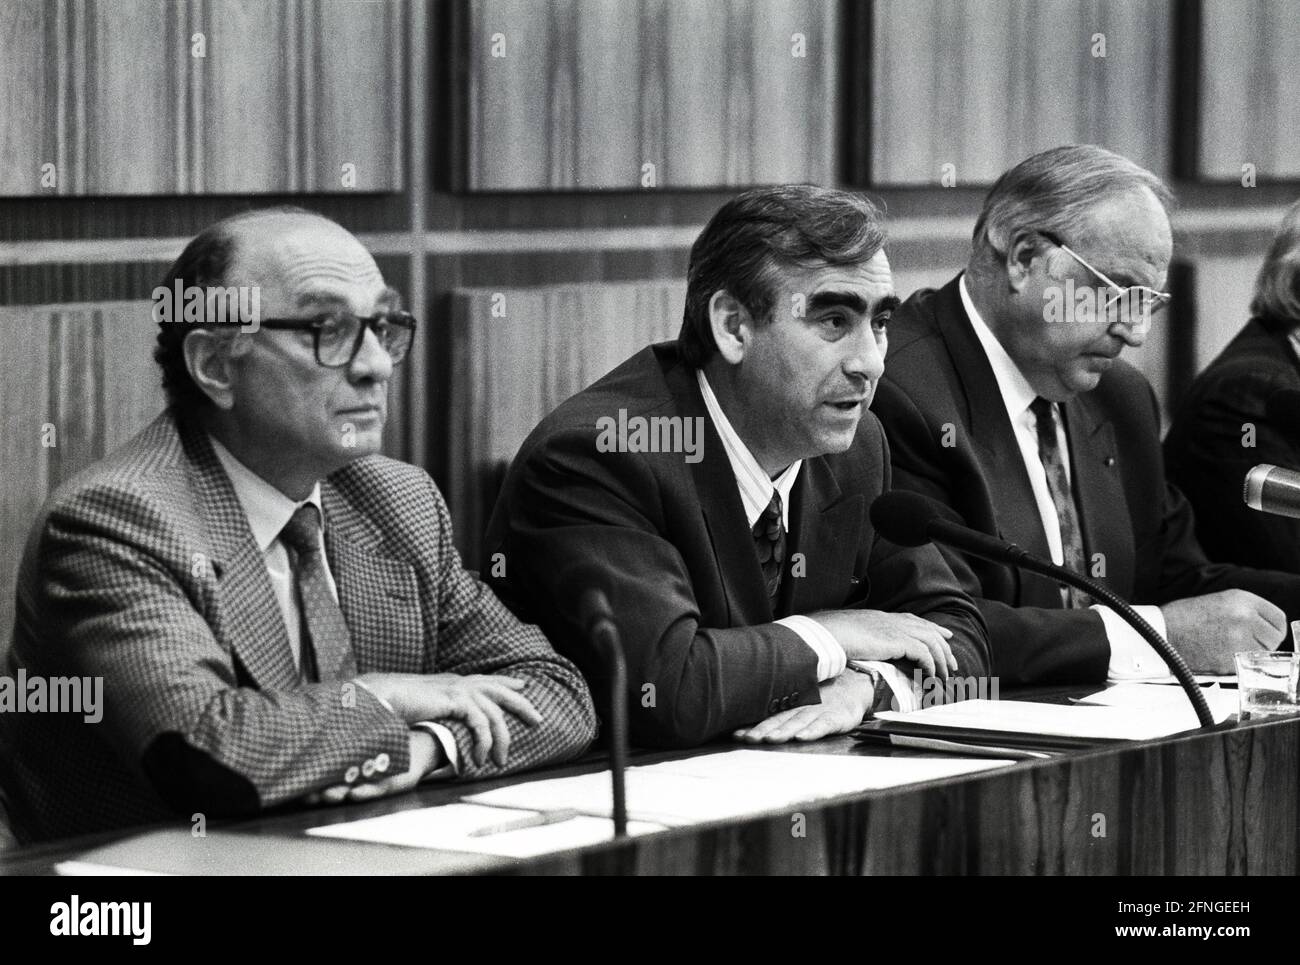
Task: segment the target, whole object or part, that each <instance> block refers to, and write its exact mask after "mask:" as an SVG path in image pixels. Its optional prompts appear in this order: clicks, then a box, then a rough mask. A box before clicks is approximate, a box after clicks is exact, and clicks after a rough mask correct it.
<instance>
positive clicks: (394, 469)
mask: <svg viewBox="0 0 1300 965" xmlns="http://www.w3.org/2000/svg"><path fill="white" fill-rule="evenodd" d="M321 499H322V503H323V506H324V512H325V541H326V553H327V555H328V558H329V564H330V569H331V572H332V573H333V575H334V578H335V581H336V583H337V585H338V591H339V604H340V607H341V609H342V611H343V614H344V616H345V618H346V620H347V623H348V626H349V628H350V631H351V636H352V647H353V651H354V653H355V656H356V662H357V669H358V673H366V672H369V671H385V672H405V673H435V672H437V673H443V672H450V673H460V674H472V673H498V672H508V673H509V674H511V675H513V676H516V677H519V678H522V679H523V680H525V681H526V687H525V689H524V694H525V696H526V697H527V698H528V699H529V700H530V701H531V702H532V703H533V706H535V707H536V708H537V710H538V712H539V713H540V714H541V715H542V717H543V718H544V723H543V724H542V725H540V726H538V727H535V728H529V727H527V726H525V725H523V724H521V723H519V722H518V721H517V720H515V719H514V718H513V717H512V716H510V715H508V716H510V731H511V738H512V743H511V749H510V760H509V762H508V765H507V768H506V769H507V770H512V771H513V770H518V769H521V768H526V767H532V766H536V765H539V764H542V763H545V762H548V761H556V760H562V759H565V758H570V757H574V756H576V755H578V754H580V753H582V751H583V750H585V749H586V747H587V746H588V745H589V743H590V741H591V739H592V737H593V736H594V732H595V716H594V713H593V711H592V707H591V700H590V696H589V695H588V692H587V688H586V685H585V684H584V682H583V680H582V678H581V677H580V676H579V674H578V673H577V671H576V670H575V669H574V667H573V666H572V665H571V664H570V663H569V662H568V661H567V660H565V659H564V658H562V657H560V656H558V655H557V654H556V653H555V652H554V651H553V650H552V648H551V646H550V645H549V643H548V642H547V640H546V638H545V637H544V636H543V635H542V633H541V631H539V630H538V629H537V628H536V627H533V626H529V625H527V624H523V623H520V622H519V621H518V620H516V619H515V618H514V617H513V616H512V615H511V614H510V612H509V611H508V610H506V609H505V607H504V606H502V605H501V603H500V602H499V601H498V600H497V599H496V597H495V596H494V595H493V594H492V592H491V591H490V590H489V589H488V588H487V587H486V586H484V585H483V584H482V583H480V582H479V581H478V580H477V579H475V578H474V577H473V576H472V575H471V574H469V573H467V572H466V571H465V570H464V569H463V568H462V566H461V562H460V558H459V556H458V554H457V553H456V550H455V548H454V547H453V545H452V537H451V524H450V520H449V518H448V515H447V509H446V506H445V505H444V503H443V500H442V496H441V495H440V494H439V492H438V490H437V488H436V487H435V486H434V484H433V481H432V480H431V479H430V478H429V477H428V475H427V474H425V473H424V472H422V471H421V470H419V469H416V468H415V467H413V466H409V465H406V464H404V463H400V462H396V461H394V460H391V459H386V458H383V457H379V456H371V457H367V458H363V459H359V460H357V461H355V462H353V463H351V464H350V465H348V466H347V467H345V468H344V469H341V470H339V471H338V472H336V473H333V474H332V475H331V476H329V477H328V478H327V479H326V480H324V481H323V482H322V484H321ZM8 662H9V666H8V667H7V668H6V673H8V674H9V675H10V676H16V675H17V671H18V670H19V668H25V670H26V674H27V676H28V678H30V677H32V676H33V675H45V676H46V677H55V676H81V677H88V676H89V677H94V676H101V677H102V678H103V695H104V696H103V708H102V711H103V718H102V720H101V721H100V722H98V723H87V722H85V720H84V719H83V715H81V714H67V713H63V714H56V713H3V714H0V768H3V772H0V777H3V779H4V784H5V786H6V787H7V788H8V789H9V792H10V794H11V797H12V802H11V803H12V810H13V811H14V823H15V826H16V829H17V831H18V833H19V835H20V837H21V838H24V839H27V840H39V839H47V838H53V837H61V836H66V835H71V834H78V833H83V832H90V831H95V830H100V829H107V828H118V827H124V826H127V825H133V824H139V823H143V822H147V821H154V820H160V819H165V818H168V817H175V816H176V815H178V814H179V815H181V816H183V817H184V818H185V819H187V820H188V819H189V818H190V816H191V815H192V814H193V813H195V812H202V813H203V814H205V815H207V816H208V817H213V816H221V815H237V814H249V813H253V812H256V811H258V810H260V809H262V808H267V807H271V806H274V805H278V804H282V803H284V802H288V801H292V800H293V799H295V798H298V797H301V796H302V795H304V794H307V793H309V792H311V791H314V790H318V789H320V788H323V787H327V786H330V785H336V784H340V783H345V782H347V783H350V782H352V781H356V780H363V781H364V780H368V779H374V780H378V779H380V778H382V777H384V776H386V775H391V774H395V773H400V772H401V771H403V770H405V769H406V768H407V766H408V764H409V741H408V733H409V732H408V728H407V726H406V725H405V724H404V723H403V722H402V720H401V719H400V718H398V717H397V716H396V715H394V714H393V713H392V712H390V711H389V710H387V709H386V708H385V707H384V706H383V705H382V704H381V703H380V702H379V700H378V699H377V698H375V697H374V696H373V695H372V694H371V693H370V692H369V691H368V690H366V689H365V688H364V687H360V686H356V685H355V684H351V683H350V682H338V681H335V682H332V683H318V684H300V683H299V682H298V674H297V670H296V668H295V664H294V659H293V656H292V653H291V651H290V648H289V641H288V636H287V634H286V632H285V629H284V624H283V619H282V617H281V615H280V611H279V609H278V607H277V604H276V602H275V598H274V595H273V591H272V588H271V583H270V579H269V577H268V575H267V572H266V566H265V563H264V561H263V557H262V554H261V552H260V551H259V550H258V548H257V545H256V543H255V542H254V539H253V536H252V533H251V531H250V530H249V528H248V523H247V521H246V518H245V516H244V513H243V510H242V508H241V507H240V505H239V503H238V501H237V499H236V496H235V492H234V489H233V487H232V486H231V484H230V481H229V479H228V478H227V476H226V475H225V472H224V470H223V469H222V468H221V465H220V463H219V462H218V461H217V458H216V455H215V453H214V452H213V449H212V446H211V443H210V442H209V440H208V437H207V435H206V434H205V433H203V432H202V431H200V430H197V429H193V428H189V427H187V426H185V425H178V424H177V422H176V421H175V420H174V419H173V418H172V417H171V416H170V415H168V414H164V415H162V416H160V417H159V418H158V419H156V420H155V421H154V422H153V423H152V424H151V425H150V426H149V427H148V428H146V429H145V430H144V431H143V432H141V433H140V434H139V435H137V436H136V437H135V438H134V439H132V440H131V441H130V442H128V443H127V444H126V445H125V446H124V447H123V448H122V449H121V450H119V451H118V452H116V453H114V454H113V455H112V456H110V457H109V458H107V459H106V460H104V461H103V462H101V463H98V464H97V465H95V466H92V467H91V468H90V469H88V470H87V471H86V472H85V473H82V474H81V475H80V476H78V477H77V478H75V479H73V480H71V481H70V482H69V483H67V484H66V485H64V486H63V487H61V488H60V489H59V490H58V491H57V492H56V493H55V494H54V495H53V496H52V497H51V498H50V500H49V501H48V502H47V504H46V506H45V508H44V509H43V510H42V513H41V516H40V518H39V519H38V520H37V523H36V525H35V527H34V528H33V531H32V534H31V536H30V538H29V540H28V544H27V550H26V553H25V554H24V558H23V562H22V567H21V570H20V573H19V579H18V598H17V616H16V619H15V626H14V639H13V647H12V650H11V653H10V656H9V661H8ZM442 723H444V724H445V725H446V726H447V727H448V728H449V729H450V730H451V732H452V733H453V735H454V736H455V739H456V742H457V745H458V746H459V749H460V761H461V769H462V775H463V776H466V777H470V778H475V777H486V776H491V775H492V774H495V773H498V769H497V767H496V765H495V764H492V763H491V762H489V763H488V764H487V765H486V766H484V767H477V766H475V764H474V762H473V757H472V754H471V752H470V748H471V738H470V735H469V732H468V730H467V729H466V728H465V727H464V726H463V725H462V724H461V723H459V722H458V721H451V720H448V721H443V722H442ZM381 755H387V761H388V763H389V766H388V767H387V769H386V771H385V772H384V773H379V772H376V771H375V768H374V764H375V762H376V761H378V760H381Z"/></svg>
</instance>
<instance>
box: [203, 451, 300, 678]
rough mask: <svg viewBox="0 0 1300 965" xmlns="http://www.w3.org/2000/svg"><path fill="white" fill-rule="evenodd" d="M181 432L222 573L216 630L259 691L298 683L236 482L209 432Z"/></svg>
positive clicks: (215, 567)
mask: <svg viewBox="0 0 1300 965" xmlns="http://www.w3.org/2000/svg"><path fill="white" fill-rule="evenodd" d="M180 433H181V441H182V444H183V445H184V447H185V453H186V456H187V457H188V459H189V462H190V466H191V470H190V477H191V479H192V480H193V484H194V490H195V493H196V495H197V497H198V501H199V505H200V511H201V515H202V517H203V519H205V520H206V521H207V525H208V533H209V536H210V538H211V540H212V567H213V571H214V573H215V575H216V577H217V606H216V612H215V618H214V620H213V621H212V624H213V626H212V629H213V633H214V634H215V635H216V636H217V638H218V639H219V640H222V641H224V642H226V643H228V645H229V646H230V647H231V649H232V650H233V651H234V653H235V655H236V656H237V657H238V658H239V661H240V663H241V664H242V665H243V666H244V668H245V669H246V670H247V671H248V673H249V675H250V676H251V677H252V678H253V682H254V683H256V685H257V686H258V687H259V688H260V689H262V690H283V689H287V688H290V687H294V686H297V684H298V668H297V665H296V664H295V662H294V659H293V652H292V651H291V650H290V649H289V635H288V633H287V632H286V631H285V628H284V617H283V616H282V615H281V613H280V606H279V604H278V603H276V600H275V593H274V591H273V590H272V589H271V578H270V576H269V575H268V574H267V572H266V561H265V560H264V559H263V557H262V553H261V551H259V550H258V548H257V542H256V541H255V540H254V539H253V533H252V531H251V530H250V529H249V528H248V517H247V516H246V515H245V514H244V510H243V507H242V506H240V504H239V499H238V497H237V496H236V495H235V489H234V486H232V485H231V483H230V480H229V478H228V477H227V476H226V473H225V470H224V469H222V468H221V463H220V462H219V461H218V460H217V454H216V453H215V452H214V451H213V449H212V444H211V443H210V442H209V441H208V437H207V434H206V433H205V432H203V431H202V430H201V429H198V428H196V427H192V426H184V427H180Z"/></svg>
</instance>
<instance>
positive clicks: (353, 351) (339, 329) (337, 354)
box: [259, 311, 415, 369]
mask: <svg viewBox="0 0 1300 965" xmlns="http://www.w3.org/2000/svg"><path fill="white" fill-rule="evenodd" d="M259 325H260V326H261V327H262V328H271V329H283V330H288V331H299V332H307V331H309V332H311V333H312V339H313V341H314V343H315V347H316V362H317V364H319V365H322V366H324V367H325V368H327V369H339V368H343V367H344V366H346V365H351V364H352V361H353V359H355V358H356V357H357V353H358V352H360V351H361V343H362V342H363V341H365V338H366V331H367V330H369V331H372V332H374V333H375V338H377V339H379V344H380V346H381V347H382V348H383V350H384V351H385V352H387V353H388V357H389V358H390V359H392V362H393V364H394V365H399V364H401V362H402V360H403V359H405V358H406V354H407V352H409V351H410V349H411V342H412V341H413V340H414V338H415V316H413V315H412V314H411V313H410V312H401V311H392V312H381V313H380V314H378V315H370V316H368V317H361V316H358V315H353V314H351V313H350V312H329V313H327V314H324V315H317V316H314V317H312V318H264V319H262V320H261V322H260V323H259Z"/></svg>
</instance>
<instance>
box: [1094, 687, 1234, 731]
mask: <svg viewBox="0 0 1300 965" xmlns="http://www.w3.org/2000/svg"><path fill="white" fill-rule="evenodd" d="M1201 693H1202V694H1204V695H1205V702H1206V703H1207V704H1209V705H1210V713H1211V714H1213V715H1214V722H1215V723H1216V724H1221V723H1223V722H1224V721H1225V720H1227V719H1228V718H1229V717H1231V716H1232V715H1233V714H1235V713H1236V712H1237V707H1238V698H1237V691H1236V690H1224V689H1223V688H1221V687H1219V686H1217V685H1216V686H1213V687H1202V688H1201ZM1077 703H1080V704H1095V705H1097V706H1100V707H1128V708H1131V709H1135V710H1150V711H1154V712H1156V713H1170V712H1173V713H1175V714H1179V715H1182V714H1184V713H1185V714H1186V715H1191V717H1190V719H1189V722H1188V727H1195V726H1197V720H1196V717H1195V713H1196V712H1195V711H1194V710H1192V704H1191V701H1189V700H1188V699H1187V694H1185V693H1183V689H1182V688H1181V687H1165V686H1163V685H1160V684H1148V683H1141V684H1116V685H1115V686H1114V687H1107V688H1106V689H1105V690H1099V691H1097V693H1095V694H1089V695H1088V696H1087V697H1081V698H1079V700H1078V701H1077Z"/></svg>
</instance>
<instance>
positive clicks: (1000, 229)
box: [972, 144, 1174, 254]
mask: <svg viewBox="0 0 1300 965" xmlns="http://www.w3.org/2000/svg"><path fill="white" fill-rule="evenodd" d="M1141 188H1147V189H1149V190H1150V191H1151V192H1152V193H1153V194H1154V195H1155V196H1156V198H1157V199H1158V200H1159V201H1160V204H1161V206H1163V207H1164V209H1165V211H1166V213H1167V212H1168V211H1169V209H1170V208H1172V207H1173V203H1174V198H1173V195H1172V194H1171V193H1170V191H1169V189H1168V188H1167V187H1165V183H1164V182H1163V181H1161V180H1160V179H1159V178H1158V177H1156V176H1155V175H1154V174H1152V173H1151V172H1150V171H1148V170H1147V169H1146V168H1144V167H1142V166H1140V165H1138V164H1135V163H1133V162H1132V161H1130V160H1129V159H1128V158H1126V157H1122V156H1121V155H1119V154H1115V153H1114V152H1113V151H1107V150H1106V149H1105V148H1102V147H1097V146H1096V145H1094V144H1071V145H1067V146H1065V147H1054V148H1052V149H1051V150H1048V151H1043V152H1042V153H1040V154H1035V155H1034V156H1033V157H1029V158H1026V159H1025V160H1023V161H1021V162H1020V163H1019V164H1017V165H1016V166H1015V167H1013V168H1012V169H1011V170H1010V171H1007V172H1006V173H1005V174H1003V175H1002V177H1000V178H998V180H997V182H996V183H995V184H994V185H993V187H992V189H991V190H990V191H989V193H988V195H987V196H986V197H985V198H984V210H983V211H981V212H980V216H979V220H978V221H976V222H975V232H974V236H973V237H972V241H973V243H974V245H975V248H976V250H977V251H978V250H980V249H981V248H989V249H992V251H994V252H997V253H998V254H1005V253H1006V251H1007V249H1008V248H1009V247H1010V245H1011V238H1012V236H1013V235H1014V234H1015V232H1016V231H1017V230H1019V229H1022V228H1032V229H1036V230H1039V231H1046V232H1048V233H1050V234H1054V235H1059V236H1062V237H1065V238H1069V237H1071V236H1077V234H1078V231H1079V230H1080V229H1081V228H1082V227H1083V225H1084V224H1085V222H1086V220H1087V218H1088V215H1089V213H1090V212H1091V211H1093V210H1094V209H1095V208H1096V206H1097V204H1098V203H1099V202H1101V201H1103V200H1106V199H1109V198H1114V197H1120V196H1123V195H1125V194H1129V193H1131V192H1133V191H1136V190H1138V189H1141Z"/></svg>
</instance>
